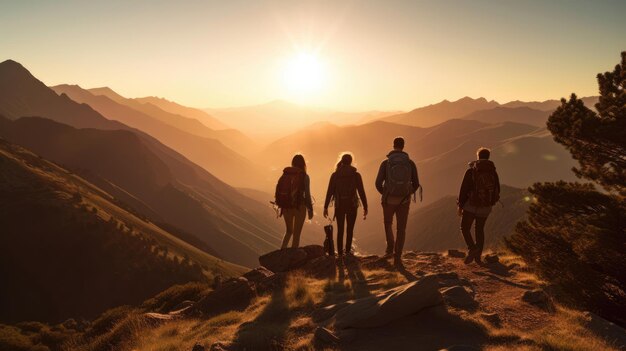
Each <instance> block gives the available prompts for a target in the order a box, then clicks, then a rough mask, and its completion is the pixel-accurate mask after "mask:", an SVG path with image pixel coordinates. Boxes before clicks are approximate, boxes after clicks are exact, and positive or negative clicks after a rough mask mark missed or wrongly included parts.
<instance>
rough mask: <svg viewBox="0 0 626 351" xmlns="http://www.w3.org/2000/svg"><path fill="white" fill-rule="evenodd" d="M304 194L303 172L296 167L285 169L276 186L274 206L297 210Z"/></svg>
mask: <svg viewBox="0 0 626 351" xmlns="http://www.w3.org/2000/svg"><path fill="white" fill-rule="evenodd" d="M303 192H304V172H303V171H302V170H301V169H299V168H296V167H287V168H285V169H284V170H283V175H282V176H280V178H279V179H278V184H276V194H275V197H276V206H278V207H280V208H281V209H282V208H297V207H298V206H300V203H301V202H302V193H303Z"/></svg>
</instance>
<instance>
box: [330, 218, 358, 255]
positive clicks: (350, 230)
mask: <svg viewBox="0 0 626 351" xmlns="http://www.w3.org/2000/svg"><path fill="white" fill-rule="evenodd" d="M356 215H357V208H356V207H347V208H341V207H339V208H337V209H335V217H337V253H339V255H340V256H341V255H343V232H344V227H345V225H346V224H347V228H346V229H347V230H346V253H349V252H351V251H352V236H353V235H354V224H355V223H356Z"/></svg>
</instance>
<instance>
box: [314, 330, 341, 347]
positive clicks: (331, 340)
mask: <svg viewBox="0 0 626 351" xmlns="http://www.w3.org/2000/svg"><path fill="white" fill-rule="evenodd" d="M313 340H314V342H315V343H316V344H317V345H318V346H326V345H335V344H338V343H339V338H338V337H337V336H336V335H335V334H333V332H331V331H330V330H328V329H326V328H322V327H317V329H315V334H313Z"/></svg>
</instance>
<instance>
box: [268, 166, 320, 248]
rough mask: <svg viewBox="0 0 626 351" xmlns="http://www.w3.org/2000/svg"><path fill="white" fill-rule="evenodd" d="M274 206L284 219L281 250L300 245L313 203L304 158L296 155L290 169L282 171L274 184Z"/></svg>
mask: <svg viewBox="0 0 626 351" xmlns="http://www.w3.org/2000/svg"><path fill="white" fill-rule="evenodd" d="M275 199H276V201H275V204H276V206H278V208H279V209H280V215H281V216H283V218H284V219H285V236H284V238H283V243H282V245H281V249H284V248H286V247H287V245H288V244H289V240H290V239H291V238H292V237H293V241H292V242H291V247H293V248H297V247H298V246H299V245H300V234H301V233H302V226H303V225H304V220H305V219H306V216H307V213H308V217H309V219H312V218H313V201H312V200H311V180H310V178H309V175H308V174H307V173H306V162H305V160H304V156H302V155H300V154H297V155H295V156H294V157H293V159H292V160H291V167H286V168H285V169H284V170H283V174H282V176H281V177H280V178H279V179H278V184H276V193H275Z"/></svg>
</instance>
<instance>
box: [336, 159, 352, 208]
mask: <svg viewBox="0 0 626 351" xmlns="http://www.w3.org/2000/svg"><path fill="white" fill-rule="evenodd" d="M343 167H349V168H343ZM356 183H357V173H356V170H355V169H354V168H352V167H350V166H342V168H340V169H339V170H337V172H335V194H334V196H335V207H337V206H338V205H339V206H358V197H357V194H356V193H357V189H356V188H357V184H356Z"/></svg>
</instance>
